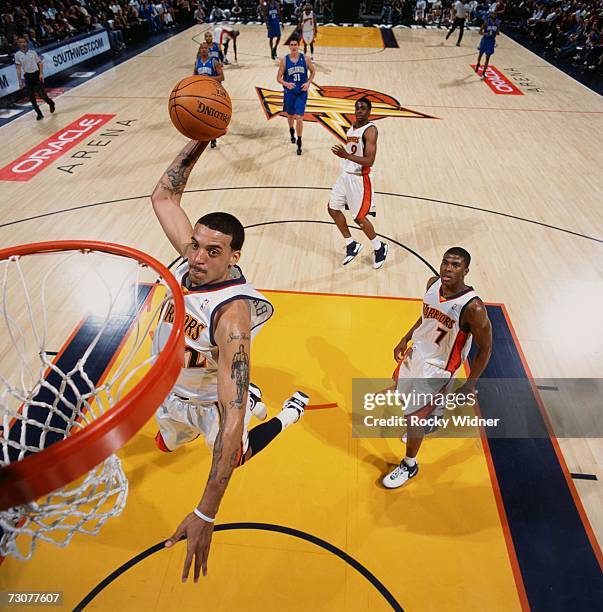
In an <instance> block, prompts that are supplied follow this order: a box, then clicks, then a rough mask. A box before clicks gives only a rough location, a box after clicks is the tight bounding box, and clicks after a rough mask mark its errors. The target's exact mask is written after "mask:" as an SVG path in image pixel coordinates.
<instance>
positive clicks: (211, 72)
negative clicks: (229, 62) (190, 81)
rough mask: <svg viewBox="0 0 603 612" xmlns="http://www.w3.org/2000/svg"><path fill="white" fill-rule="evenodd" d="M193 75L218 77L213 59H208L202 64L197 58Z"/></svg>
mask: <svg viewBox="0 0 603 612" xmlns="http://www.w3.org/2000/svg"><path fill="white" fill-rule="evenodd" d="M195 73H196V74H203V75H205V76H210V77H215V76H218V73H217V71H216V64H215V61H214V59H213V58H212V57H210V58H208V59H207V61H205V62H204V61H203V60H202V59H201V58H200V57H198V58H197V63H196V64H195Z"/></svg>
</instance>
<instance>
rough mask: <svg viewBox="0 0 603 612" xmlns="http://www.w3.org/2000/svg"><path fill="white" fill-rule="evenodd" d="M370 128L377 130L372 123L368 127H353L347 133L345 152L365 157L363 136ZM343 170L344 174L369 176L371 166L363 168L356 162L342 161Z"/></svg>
mask: <svg viewBox="0 0 603 612" xmlns="http://www.w3.org/2000/svg"><path fill="white" fill-rule="evenodd" d="M370 127H374V128H375V129H377V127H376V126H375V124H374V123H373V122H372V121H369V122H368V123H367V124H366V125H363V126H362V127H359V128H355V127H354V126H352V127H351V128H350V129H349V130H348V133H347V139H346V144H345V150H346V151H347V152H348V153H351V154H352V155H357V156H358V157H364V140H363V136H364V133H365V132H366V130H368V129H369V128H370ZM341 169H342V170H343V171H344V172H349V173H350V174H369V173H370V171H371V168H370V166H361V165H360V164H357V163H356V162H353V161H350V160H349V159H342V160H341Z"/></svg>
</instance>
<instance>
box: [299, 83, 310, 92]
mask: <svg viewBox="0 0 603 612" xmlns="http://www.w3.org/2000/svg"><path fill="white" fill-rule="evenodd" d="M301 89H302V91H308V89H310V81H306V82H305V83H304V84H303V85H302V86H301Z"/></svg>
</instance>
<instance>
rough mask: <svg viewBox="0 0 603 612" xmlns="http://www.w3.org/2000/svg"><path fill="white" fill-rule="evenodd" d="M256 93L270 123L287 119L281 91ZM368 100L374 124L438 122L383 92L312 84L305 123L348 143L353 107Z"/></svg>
mask: <svg viewBox="0 0 603 612" xmlns="http://www.w3.org/2000/svg"><path fill="white" fill-rule="evenodd" d="M255 89H256V91H257V94H258V97H259V99H260V104H261V105H262V108H263V109H264V112H265V113H266V118H267V119H272V118H273V117H276V116H278V115H280V116H284V112H283V91H282V90H274V89H265V88H264V87H256V88H255ZM365 96H366V97H367V98H368V99H369V100H370V101H371V103H372V105H373V108H372V111H371V121H375V120H377V119H385V118H386V117H404V118H407V119H409V118H410V119H436V117H432V116H430V115H425V114H424V113H419V112H418V111H414V110H411V109H409V108H404V107H403V106H401V105H400V102H398V100H396V98H394V97H392V96H390V95H388V94H385V93H382V92H380V91H375V90H373V89H363V88H361V87H344V86H340V85H328V86H324V87H321V86H320V85H317V84H316V83H312V85H310V88H309V90H308V102H307V104H306V113H305V114H304V121H310V122H314V123H320V124H322V125H323V126H324V127H325V128H327V130H329V132H331V133H332V134H333V135H334V136H336V137H337V138H338V139H339V140H341V141H342V142H345V141H346V133H347V131H348V130H349V129H350V127H351V126H352V123H353V122H354V121H355V117H354V104H355V102H356V100H358V98H362V97H365Z"/></svg>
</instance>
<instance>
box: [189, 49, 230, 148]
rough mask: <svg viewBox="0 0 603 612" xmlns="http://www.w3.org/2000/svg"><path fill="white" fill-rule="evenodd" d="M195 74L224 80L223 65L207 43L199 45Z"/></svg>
mask: <svg viewBox="0 0 603 612" xmlns="http://www.w3.org/2000/svg"><path fill="white" fill-rule="evenodd" d="M193 74H198V75H201V76H208V77H211V78H212V79H216V81H218V82H219V83H221V82H222V81H223V80H224V71H223V70H222V64H221V63H220V61H219V60H217V59H216V58H215V57H210V55H209V45H208V44H207V42H202V43H201V44H200V45H199V51H198V53H197V60H196V61H195V67H194V69H193ZM211 148H212V149H215V148H216V141H215V140H212V141H211Z"/></svg>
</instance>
